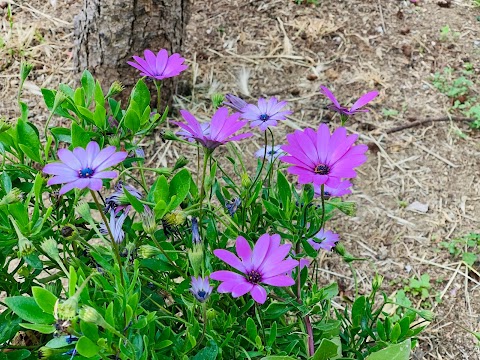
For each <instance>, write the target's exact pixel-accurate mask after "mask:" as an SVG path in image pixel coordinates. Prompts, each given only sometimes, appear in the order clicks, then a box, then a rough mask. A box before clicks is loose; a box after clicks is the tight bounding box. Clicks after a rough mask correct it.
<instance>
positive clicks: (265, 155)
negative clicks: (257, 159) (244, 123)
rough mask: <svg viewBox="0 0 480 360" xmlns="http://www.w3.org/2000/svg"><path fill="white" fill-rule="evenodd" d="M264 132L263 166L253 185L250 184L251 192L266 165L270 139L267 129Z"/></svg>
mask: <svg viewBox="0 0 480 360" xmlns="http://www.w3.org/2000/svg"><path fill="white" fill-rule="evenodd" d="M263 134H264V140H265V151H264V152H263V160H262V166H261V167H260V171H259V172H258V174H257V176H256V177H255V180H253V182H252V185H250V189H249V191H248V192H249V193H250V190H252V189H253V188H254V187H255V184H256V182H257V180H258V178H259V177H260V175H261V174H262V171H263V168H264V167H265V160H266V159H267V144H268V139H267V131H264V132H263Z"/></svg>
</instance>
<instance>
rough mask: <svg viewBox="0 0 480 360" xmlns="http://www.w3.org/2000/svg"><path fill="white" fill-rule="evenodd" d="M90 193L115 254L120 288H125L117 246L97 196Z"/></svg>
mask: <svg viewBox="0 0 480 360" xmlns="http://www.w3.org/2000/svg"><path fill="white" fill-rule="evenodd" d="M90 193H91V194H92V197H93V200H94V201H95V205H97V209H98V211H99V212H100V215H101V216H102V220H103V222H104V224H105V227H106V228H107V232H108V235H109V236H110V240H111V242H112V248H113V252H114V253H115V257H116V258H117V263H118V267H119V270H120V281H121V283H122V286H123V287H125V279H124V278H123V269H122V260H121V259H120V252H119V250H118V245H117V243H116V242H115V238H114V237H113V234H112V230H111V229H110V224H109V223H108V220H107V218H106V217H105V214H104V213H103V208H102V206H101V205H100V203H99V202H98V198H97V195H96V194H95V192H94V191H93V190H90Z"/></svg>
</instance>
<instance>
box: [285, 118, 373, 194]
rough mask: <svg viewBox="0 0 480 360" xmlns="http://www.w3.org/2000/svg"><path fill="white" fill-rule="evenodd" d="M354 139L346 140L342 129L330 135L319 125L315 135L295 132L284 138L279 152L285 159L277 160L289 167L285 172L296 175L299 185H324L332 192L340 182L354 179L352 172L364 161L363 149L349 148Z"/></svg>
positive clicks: (353, 137) (350, 137)
mask: <svg viewBox="0 0 480 360" xmlns="http://www.w3.org/2000/svg"><path fill="white" fill-rule="evenodd" d="M357 137H358V136H357V135H349V136H347V130H346V129H345V128H343V127H340V128H338V129H336V130H335V131H334V132H333V134H331V135H330V130H329V129H328V126H327V125H326V124H321V125H320V127H319V128H318V130H317V131H314V130H313V129H310V128H307V129H305V130H304V131H300V130H296V131H295V132H294V133H293V134H289V135H287V140H288V145H283V146H282V147H281V148H282V150H283V151H285V152H286V153H288V154H289V155H286V156H282V157H280V160H281V161H284V162H286V163H290V164H292V165H293V166H290V167H289V168H288V170H287V171H288V172H289V173H290V174H294V175H298V182H299V183H300V184H310V183H313V184H314V185H322V184H325V185H327V186H330V187H333V188H334V187H337V186H339V185H340V182H341V181H340V180H341V179H342V178H354V177H356V176H357V173H356V172H355V170H354V168H356V167H357V166H360V165H362V164H363V163H364V162H365V161H366V160H367V157H366V156H365V152H366V151H367V149H368V147H367V145H356V146H353V143H354V142H355V140H356V139H357Z"/></svg>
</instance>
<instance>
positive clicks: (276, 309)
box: [265, 302, 289, 319]
mask: <svg viewBox="0 0 480 360" xmlns="http://www.w3.org/2000/svg"><path fill="white" fill-rule="evenodd" d="M288 310H289V309H288V306H285V304H284V303H279V302H271V303H270V305H268V307H267V309H266V310H265V318H266V319H277V318H278V317H280V316H282V315H283V314H285V313H286V312H287V311H288Z"/></svg>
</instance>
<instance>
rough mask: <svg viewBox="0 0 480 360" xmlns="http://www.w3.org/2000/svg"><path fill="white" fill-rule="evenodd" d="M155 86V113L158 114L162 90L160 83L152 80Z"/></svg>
mask: <svg viewBox="0 0 480 360" xmlns="http://www.w3.org/2000/svg"><path fill="white" fill-rule="evenodd" d="M153 83H154V84H155V88H156V89H157V113H159V114H160V104H161V103H162V96H161V89H162V82H161V81H157V80H153Z"/></svg>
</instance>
